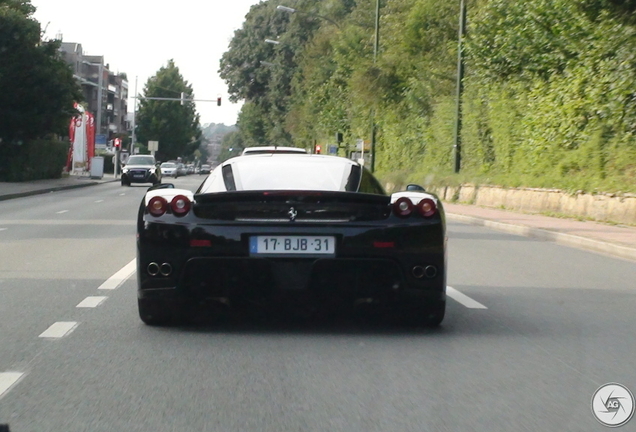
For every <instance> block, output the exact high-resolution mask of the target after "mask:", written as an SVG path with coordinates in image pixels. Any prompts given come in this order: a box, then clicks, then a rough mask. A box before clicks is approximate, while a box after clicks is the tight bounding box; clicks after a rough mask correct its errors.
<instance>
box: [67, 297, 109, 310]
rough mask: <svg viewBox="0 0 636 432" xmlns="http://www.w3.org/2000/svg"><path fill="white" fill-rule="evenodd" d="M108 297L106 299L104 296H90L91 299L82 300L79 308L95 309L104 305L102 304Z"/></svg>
mask: <svg viewBox="0 0 636 432" xmlns="http://www.w3.org/2000/svg"><path fill="white" fill-rule="evenodd" d="M107 298H108V297H104V296H90V297H86V298H85V299H84V300H82V301H81V302H80V303H79V304H78V305H77V306H75V307H78V308H94V307H97V306H99V305H100V304H102V302H103V301H104V300H106V299H107Z"/></svg>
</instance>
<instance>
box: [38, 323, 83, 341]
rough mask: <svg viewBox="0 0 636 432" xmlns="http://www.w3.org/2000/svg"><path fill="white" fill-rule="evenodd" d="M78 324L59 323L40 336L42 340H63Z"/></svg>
mask: <svg viewBox="0 0 636 432" xmlns="http://www.w3.org/2000/svg"><path fill="white" fill-rule="evenodd" d="M75 327H77V322H75V321H58V322H56V323H55V324H52V325H51V327H49V328H47V329H46V330H44V332H43V333H42V334H41V335H40V337H41V338H61V337H64V336H66V335H67V334H69V333H70V332H72V331H73V330H75Z"/></svg>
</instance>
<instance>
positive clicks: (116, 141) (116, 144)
mask: <svg viewBox="0 0 636 432" xmlns="http://www.w3.org/2000/svg"><path fill="white" fill-rule="evenodd" d="M113 143H114V144H115V150H119V149H120V148H121V140H120V139H119V138H115V139H114V141H113Z"/></svg>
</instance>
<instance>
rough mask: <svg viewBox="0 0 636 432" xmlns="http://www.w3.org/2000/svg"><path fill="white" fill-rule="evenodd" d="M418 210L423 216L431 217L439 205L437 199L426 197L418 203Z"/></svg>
mask: <svg viewBox="0 0 636 432" xmlns="http://www.w3.org/2000/svg"><path fill="white" fill-rule="evenodd" d="M415 207H416V208H417V211H418V213H419V214H420V215H422V217H425V218H429V217H431V216H433V215H434V214H435V212H437V205H436V204H435V201H433V200H432V199H430V198H424V199H423V200H422V201H420V202H419V203H417V206H415Z"/></svg>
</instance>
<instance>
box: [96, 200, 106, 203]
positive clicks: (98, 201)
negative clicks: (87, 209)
mask: <svg viewBox="0 0 636 432" xmlns="http://www.w3.org/2000/svg"><path fill="white" fill-rule="evenodd" d="M95 202H96V203H100V202H104V200H97V201H95Z"/></svg>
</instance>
